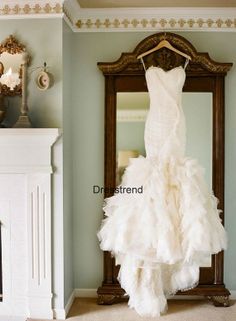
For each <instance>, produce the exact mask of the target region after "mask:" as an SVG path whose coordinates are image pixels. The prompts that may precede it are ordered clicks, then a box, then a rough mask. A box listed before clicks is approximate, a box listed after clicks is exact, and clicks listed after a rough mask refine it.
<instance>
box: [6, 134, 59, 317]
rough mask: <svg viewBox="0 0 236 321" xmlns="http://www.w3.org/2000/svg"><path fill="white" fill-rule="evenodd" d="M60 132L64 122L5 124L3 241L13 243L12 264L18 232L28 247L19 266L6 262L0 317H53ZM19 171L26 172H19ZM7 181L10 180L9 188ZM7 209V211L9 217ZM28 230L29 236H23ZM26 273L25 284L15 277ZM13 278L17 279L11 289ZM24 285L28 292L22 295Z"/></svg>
mask: <svg viewBox="0 0 236 321" xmlns="http://www.w3.org/2000/svg"><path fill="white" fill-rule="evenodd" d="M60 134H61V131H60V130H59V129H58V128H27V129H24V128H13V129H12V128H6V129H5V128H1V129H0V150H1V157H0V177H1V186H0V188H1V197H2V199H1V198H0V203H1V213H0V214H1V216H2V219H3V222H5V223H4V227H5V230H4V231H3V232H4V233H3V237H4V240H3V243H4V244H5V245H4V246H5V247H7V248H8V249H11V250H5V251H4V253H5V254H4V258H3V260H5V262H9V266H10V267H11V266H16V265H15V264H14V261H13V260H14V257H15V255H14V251H17V247H16V244H15V243H14V242H15V239H16V238H17V239H18V240H19V243H17V244H19V252H20V253H21V252H22V253H24V254H23V256H24V260H21V261H22V263H21V261H17V262H18V263H19V269H17V270H16V269H15V270H14V274H13V272H12V271H11V269H9V268H8V267H6V264H4V266H3V271H4V276H5V278H4V280H3V302H2V303H0V320H1V317H4V318H5V319H4V320H8V319H9V318H10V317H11V318H12V320H13V319H14V317H18V316H23V317H24V318H25V319H26V318H27V317H30V318H38V319H52V318H53V308H52V296H53V294H52V249H51V248H52V241H51V238H52V236H51V231H52V229H51V216H52V215H51V214H52V213H51V210H52V209H51V206H52V202H51V194H52V189H51V173H52V168H51V153H52V150H51V147H52V146H53V144H54V143H55V142H56V140H57V139H58V137H59V136H60ZM19 173H20V174H22V175H18V174H19ZM16 174H17V175H16ZM9 184H10V185H9ZM5 186H8V190H6V188H5ZM19 190H20V193H21V194H20V195H21V197H20V198H19V197H18V195H19ZM11 191H12V193H11ZM4 193H5V194H4ZM6 195H7V198H6ZM8 204H9V205H8ZM12 204H14V206H18V207H17V208H14V210H12V212H10V210H9V213H10V214H12V215H10V214H9V213H7V208H8V207H9V209H11V208H12V206H13V205H12ZM16 204H18V205H16ZM3 206H4V208H3ZM7 206H8V207H7ZM18 208H19V210H20V211H22V212H21V215H17V214H18V213H17V212H18ZM4 215H7V216H6V217H4ZM13 215H15V216H14V218H15V217H17V218H18V219H19V220H20V219H23V223H24V224H22V225H21V229H22V231H21V234H19V233H20V232H18V227H17V225H16V224H15V225H14V224H13V223H14V220H13V219H12V220H11V217H13ZM7 219H8V220H9V223H8V221H7ZM23 234H24V236H22V237H21V235H23ZM13 245H14V246H13ZM18 270H19V274H18V272H17V271H18ZM22 275H24V277H25V278H26V280H27V282H23V285H22V283H21V284H20V283H19V281H18V282H13V281H12V280H13V279H14V280H19V279H21V278H22ZM26 280H25V281H26ZM7 284H10V285H11V287H10V289H9V287H8V286H7ZM23 287H24V288H23ZM23 290H24V292H26V293H27V295H25V296H23V295H22V296H19V293H21V292H23ZM11 293H13V294H14V295H11ZM15 293H16V294H15ZM13 307H14V308H13Z"/></svg>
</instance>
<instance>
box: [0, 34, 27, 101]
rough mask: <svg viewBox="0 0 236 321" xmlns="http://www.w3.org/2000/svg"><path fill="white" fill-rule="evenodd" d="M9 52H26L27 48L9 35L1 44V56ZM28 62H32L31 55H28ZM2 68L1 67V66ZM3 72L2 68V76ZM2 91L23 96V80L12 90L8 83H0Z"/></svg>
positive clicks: (20, 71)
mask: <svg viewBox="0 0 236 321" xmlns="http://www.w3.org/2000/svg"><path fill="white" fill-rule="evenodd" d="M4 52H7V53H9V54H11V55H15V54H20V53H26V48H25V46H24V45H23V44H21V43H20V42H19V41H18V40H17V39H16V38H15V37H14V36H13V35H10V36H9V37H7V38H6V39H5V40H4V41H3V42H2V43H1V44H0V57H1V54H3V53H4ZM27 59H28V61H27V64H29V63H30V56H29V55H27ZM0 69H1V68H0ZM1 75H2V72H1V70H0V76H1ZM19 77H20V79H21V78H22V68H21V67H20V69H19ZM0 93H1V95H3V96H21V95H22V82H21V83H20V84H19V85H17V86H16V87H15V88H14V90H10V88H9V87H7V86H6V85H2V84H1V83H0Z"/></svg>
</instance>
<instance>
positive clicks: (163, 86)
mask: <svg viewBox="0 0 236 321" xmlns="http://www.w3.org/2000/svg"><path fill="white" fill-rule="evenodd" d="M146 81H147V86H148V91H149V96H150V110H149V112H148V116H147V120H146V125H145V148H146V157H142V156H140V157H139V158H133V159H130V163H129V166H128V167H127V168H126V171H125V174H124V175H123V179H122V183H121V185H122V186H124V187H125V186H127V187H140V186H143V193H142V194H118V193H116V194H115V195H114V196H112V197H110V198H107V199H106V200H105V206H104V211H105V215H106V216H107V217H106V218H105V219H104V220H103V222H102V225H101V228H100V230H99V232H98V238H99V240H100V247H101V249H102V250H105V251H111V252H112V255H114V256H115V260H116V264H120V270H119V275H118V280H119V282H120V284H121V286H122V288H123V289H124V290H125V291H126V293H127V294H128V295H129V306H130V307H132V308H134V309H135V310H136V311H137V312H138V313H139V314H140V315H145V316H159V315H160V313H162V312H164V311H166V309H167V301H166V295H170V294H174V293H176V291H178V290H186V289H190V288H192V287H195V286H196V285H197V283H198V280H199V266H200V264H201V262H202V260H203V259H204V258H205V257H207V256H209V255H210V254H213V253H218V252H219V251H221V250H222V249H225V248H226V243H227V242H226V232H225V230H224V227H223V226H222V224H221V220H220V217H219V212H220V211H219V210H218V209H217V203H218V200H217V199H216V197H215V196H214V195H213V193H212V192H211V191H210V190H209V189H208V187H207V184H206V182H205V179H204V173H203V172H204V170H203V168H202V167H200V165H199V164H198V162H197V160H195V159H191V158H187V157H185V140H186V133H185V117H184V114H183V110H182V105H181V96H182V88H183V85H184V82H185V70H184V68H183V67H181V66H179V67H176V68H174V69H172V70H170V71H167V72H166V71H164V70H163V69H161V68H159V67H149V68H148V70H147V71H146Z"/></svg>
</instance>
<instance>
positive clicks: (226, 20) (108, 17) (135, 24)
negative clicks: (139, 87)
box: [64, 0, 236, 32]
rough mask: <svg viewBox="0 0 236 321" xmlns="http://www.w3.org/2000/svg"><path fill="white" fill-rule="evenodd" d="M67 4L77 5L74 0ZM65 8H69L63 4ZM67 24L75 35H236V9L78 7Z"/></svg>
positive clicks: (71, 13)
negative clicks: (127, 33) (110, 33)
mask: <svg viewBox="0 0 236 321" xmlns="http://www.w3.org/2000/svg"><path fill="white" fill-rule="evenodd" d="M68 2H74V3H75V2H76V3H77V4H78V2H77V1H76V0H72V1H68ZM64 7H65V8H69V6H68V7H67V5H66V4H65V5H64ZM68 11H69V10H68ZM67 15H68V13H67ZM70 21H71V24H72V29H73V31H75V32H105V31H108V32H109V31H110V32H114V31H118V32H119V31H158V30H166V31H174V30H175V31H177V30H179V31H181V30H186V31H187V30H188V31H189V30H194V31H235V30H236V8H115V9H113V8H107V9H83V8H79V6H78V7H77V10H75V9H74V10H73V11H71V10H70Z"/></svg>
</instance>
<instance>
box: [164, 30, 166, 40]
mask: <svg viewBox="0 0 236 321" xmlns="http://www.w3.org/2000/svg"><path fill="white" fill-rule="evenodd" d="M164 40H166V32H165V33H164Z"/></svg>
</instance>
